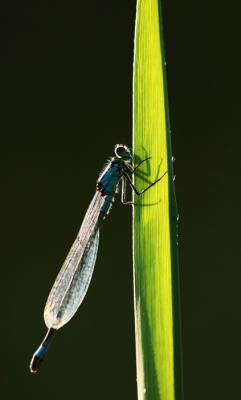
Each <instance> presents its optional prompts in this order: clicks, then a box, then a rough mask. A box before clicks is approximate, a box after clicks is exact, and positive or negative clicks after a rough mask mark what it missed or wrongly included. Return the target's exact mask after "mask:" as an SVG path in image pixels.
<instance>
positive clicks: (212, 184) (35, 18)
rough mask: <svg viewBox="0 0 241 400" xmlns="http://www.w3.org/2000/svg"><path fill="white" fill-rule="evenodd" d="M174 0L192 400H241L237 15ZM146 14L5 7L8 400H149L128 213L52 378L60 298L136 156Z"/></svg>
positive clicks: (230, 8)
mask: <svg viewBox="0 0 241 400" xmlns="http://www.w3.org/2000/svg"><path fill="white" fill-rule="evenodd" d="M237 4H238V3H237V2H234V1H229V2H225V1H221V2H210V1H207V0H206V1H202V2H192V1H182V2H175V1H167V0H165V1H163V20H164V37H165V47H166V61H167V79H168V92H169V106H170V118H171V128H172V143H173V155H174V156H175V157H176V158H177V159H176V162H175V173H176V174H177V179H176V191H177V200H178V209H179V214H180V221H179V250H180V281H181V282H180V283H181V306H182V330H183V361H184V388H185V400H203V399H205V400H213V399H219V400H222V399H223V400H227V399H239V398H241V388H240V385H241V384H240V355H241V354H240V244H239V242H240V230H241V221H240V214H239V208H240V183H239V180H240V179H239V172H238V171H239V157H240V149H239V147H240V101H239V97H240V71H241V65H240V64H241V63H240V60H241V59H240V38H241V36H240V33H241V29H240V5H238V8H237ZM135 7H136V2H135V1H134V0H121V1H120V0H119V1H115V2H113V1H111V0H109V1H107V0H102V1H97V0H88V1H75V0H74V1H48V2H46V1H33V0H31V1H26V0H24V1H15V2H14V1H11V0H10V1H9V2H5V5H4V3H2V5H1V14H0V15H1V20H2V22H1V30H2V38H1V101H2V105H1V146H0V151H1V164H2V168H1V171H2V179H1V189H2V190H1V200H2V207H1V210H2V212H1V347H2V349H1V362H0V365H1V399H3V400H9V399H15V398H17V399H18V398H21V399H30V398H31V399H32V398H34V399H35V400H39V399H46V400H47V399H60V400H61V399H66V398H68V399H79V398H80V399H84V400H86V399H87V400H96V399H115V400H119V399H120V400H126V399H128V400H129V399H136V372H135V345H134V320H133V289H132V258H131V207H130V208H127V207H123V206H122V205H121V204H120V202H119V201H116V203H115V206H114V209H113V211H112V213H111V215H110V216H109V218H108V220H107V221H106V223H105V225H104V227H103V229H102V231H101V238H100V248H99V254H98V260H97V263H96V269H95V272H94V276H93V280H92V283H91V285H90V289H89V291H88V294H87V296H86V298H85V300H84V302H83V304H82V305H81V307H80V309H79V311H78V313H77V314H76V315H75V317H74V318H73V320H72V321H71V322H70V323H69V324H68V325H66V326H65V327H64V328H63V329H61V330H60V331H59V332H58V334H57V335H56V338H55V340H54V342H53V344H52V346H51V349H50V350H49V354H48V356H47V359H46V361H45V363H44V365H43V369H42V370H41V372H40V373H39V374H36V375H33V374H30V372H29V368H28V365H29V362H30V359H31V357H32V354H33V352H34V351H35V350H36V349H37V347H38V345H39V344H40V342H41V340H42V339H43V337H44V335H45V333H46V327H45V325H44V322H43V316H42V315H43V308H44V305H45V301H46V298H47V295H48V293H49V290H50V288H51V286H52V283H53V281H54V279H55V277H56V275H57V273H58V271H59V268H60V266H61V265H62V262H63V260H64V258H65V256H66V254H67V252H68V250H69V248H70V246H71V244H72V242H73V240H74V238H75V236H76V233H77V231H78V229H79V226H80V224H81V221H82V219H83V216H84V213H85V211H86V209H87V206H88V204H89V202H90V200H91V198H92V196H93V194H94V192H95V181H96V179H97V176H98V172H99V170H100V169H101V167H102V165H103V163H104V161H105V159H106V158H107V157H108V156H110V155H112V154H113V146H114V145H115V144H116V143H125V144H127V145H129V146H131V143H132V134H131V132H132V64H133V37H134V20H135Z"/></svg>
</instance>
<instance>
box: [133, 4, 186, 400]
mask: <svg viewBox="0 0 241 400" xmlns="http://www.w3.org/2000/svg"><path fill="white" fill-rule="evenodd" d="M163 49H164V45H163V36H162V29H161V9H160V2H158V0H139V1H138V3H137V18H136V29H135V50H134V82H133V90H134V95H133V107H134V133H133V151H134V154H135V158H136V159H135V163H137V162H138V161H139V160H140V159H144V158H146V157H149V156H152V158H151V159H150V160H148V161H145V162H144V163H143V164H142V165H141V167H140V169H138V170H137V172H138V171H139V170H140V172H139V173H137V174H136V175H137V176H136V177H135V186H136V187H137V188H138V190H141V189H143V188H144V187H146V186H148V185H149V184H150V183H151V182H154V181H155V180H156V179H157V178H158V177H159V176H161V175H162V174H163V173H165V172H166V171H168V173H167V174H166V175H165V176H164V177H163V178H162V180H161V181H160V182H158V183H157V184H156V185H155V186H153V187H152V188H150V190H148V191H147V192H145V194H143V196H140V197H137V196H135V197H134V203H135V205H134V218H133V235H134V237H133V257H134V286H135V326H136V356H137V385H138V399H139V400H141V399H146V400H157V399H158V400H159V399H161V400H174V399H175V400H181V399H183V389H182V359H181V329H180V303H179V276H178V252H177V207H176V197H175V188H174V180H173V179H174V177H173V161H172V150H171V138H170V127H169V115H168V99H167V90H166V74H165V59H164V50H163Z"/></svg>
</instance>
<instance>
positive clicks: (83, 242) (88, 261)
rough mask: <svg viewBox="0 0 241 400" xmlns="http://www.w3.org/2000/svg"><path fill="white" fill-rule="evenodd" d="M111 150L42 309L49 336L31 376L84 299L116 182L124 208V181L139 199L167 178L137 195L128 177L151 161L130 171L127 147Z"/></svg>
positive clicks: (130, 157) (34, 359) (35, 358)
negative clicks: (56, 335) (113, 155)
mask: <svg viewBox="0 0 241 400" xmlns="http://www.w3.org/2000/svg"><path fill="white" fill-rule="evenodd" d="M114 150H115V157H113V158H112V159H111V160H110V161H109V163H108V165H107V167H106V168H105V170H104V172H103V173H102V174H101V175H100V177H99V179H98V181H97V185H96V193H95V195H94V197H93V200H92V202H91V203H90V205H89V208H88V210H87V212H86V214H85V217H84V221H83V223H82V225H81V228H80V230H79V233H78V235H77V238H76V239H75V241H74V243H73V245H72V247H71V249H70V251H69V254H68V255H67V257H66V260H65V261H64V264H63V266H62V268H61V270H60V271H59V274H58V276H57V278H56V280H55V282H54V285H53V287H52V289H51V291H50V294H49V297H48V299H47V303H46V305H45V309H44V321H45V324H46V326H47V327H48V332H47V335H46V336H45V338H44V340H43V342H42V343H41V345H40V347H39V348H38V350H37V351H36V352H35V353H34V355H33V358H32V360H31V363H30V371H31V372H37V371H39V369H40V368H41V365H42V362H43V360H44V357H45V354H46V352H47V350H48V348H49V346H50V343H51V341H52V339H53V336H54V333H55V332H56V330H57V329H59V328H61V327H62V326H63V325H65V324H66V323H67V322H68V321H69V320H70V319H71V318H72V317H73V315H74V314H75V313H76V311H77V309H78V308H79V306H80V304H81V302H82V301H83V299H84V296H85V294H86V292H87V290H88V287H89V284H90V281H91V277H92V274H93V270H94V265H95V261H96V256H97V251H98V245H99V229H100V226H101V225H102V222H103V220H104V219H105V217H106V215H107V214H108V213H109V211H110V209H111V207H112V204H113V201H114V198H115V195H116V193H117V187H118V184H119V182H120V181H122V191H121V202H122V203H123V204H132V202H126V199H125V193H126V190H125V188H126V181H128V183H129V184H130V186H131V188H132V189H133V190H134V192H135V193H136V194H137V195H138V196H140V195H142V194H143V193H144V192H146V190H148V189H150V188H151V187H152V186H153V185H155V184H156V183H157V182H159V181H160V180H161V179H162V178H163V176H164V175H165V174H166V172H165V173H164V174H163V175H162V176H161V177H160V178H159V179H157V180H156V181H155V182H154V183H152V184H151V185H149V186H148V187H147V188H146V189H144V190H142V191H141V192H138V191H137V190H136V188H135V187H134V185H133V183H132V180H131V177H130V175H131V174H133V173H134V172H135V171H136V170H137V168H139V167H140V165H141V164H142V163H143V162H144V161H146V160H148V159H149V158H151V157H148V158H145V159H144V160H142V161H141V162H139V164H138V165H137V166H136V167H135V168H133V167H132V155H131V151H130V149H129V148H128V147H126V146H125V145H121V144H117V145H116V146H115V149H114Z"/></svg>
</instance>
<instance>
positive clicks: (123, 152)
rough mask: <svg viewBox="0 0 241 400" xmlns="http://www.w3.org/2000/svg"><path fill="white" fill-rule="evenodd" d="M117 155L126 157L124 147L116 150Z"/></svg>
mask: <svg viewBox="0 0 241 400" xmlns="http://www.w3.org/2000/svg"><path fill="white" fill-rule="evenodd" d="M115 154H116V155H117V156H118V157H121V158H122V157H125V155H126V149H125V148H124V147H122V146H118V147H116V149H115Z"/></svg>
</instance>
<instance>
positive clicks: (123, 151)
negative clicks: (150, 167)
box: [115, 144, 132, 161]
mask: <svg viewBox="0 0 241 400" xmlns="http://www.w3.org/2000/svg"><path fill="white" fill-rule="evenodd" d="M115 154H116V155H117V157H119V158H122V159H123V160H125V161H129V160H131V158H132V157H131V152H130V150H129V149H128V147H126V146H124V145H120V144H117V145H116V146H115Z"/></svg>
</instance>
